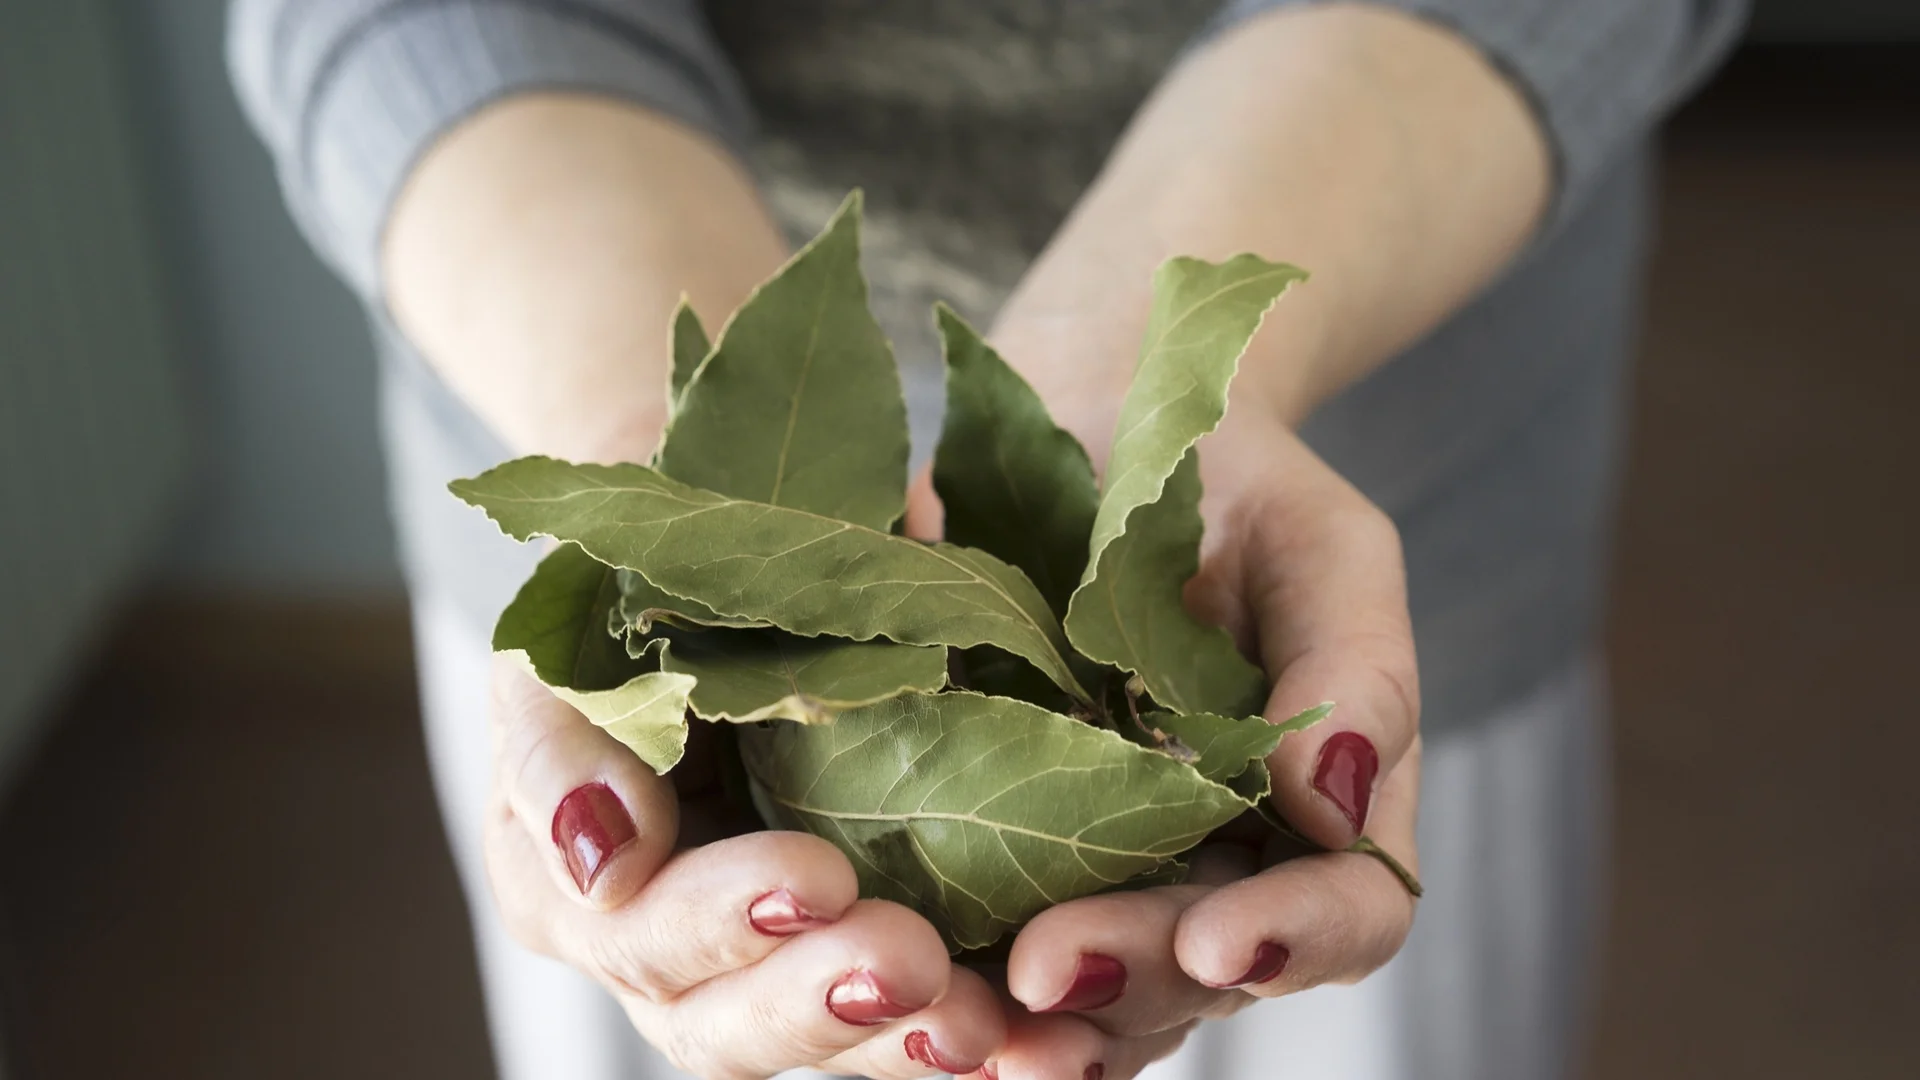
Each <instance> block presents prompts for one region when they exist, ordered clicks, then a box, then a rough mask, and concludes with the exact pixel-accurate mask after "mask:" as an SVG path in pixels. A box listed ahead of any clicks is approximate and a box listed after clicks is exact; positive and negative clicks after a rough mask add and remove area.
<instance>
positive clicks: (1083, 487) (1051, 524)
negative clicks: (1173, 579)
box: [933, 304, 1100, 618]
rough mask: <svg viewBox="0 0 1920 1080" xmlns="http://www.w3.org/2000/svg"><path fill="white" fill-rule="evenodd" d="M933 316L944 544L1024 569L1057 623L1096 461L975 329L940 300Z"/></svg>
mask: <svg viewBox="0 0 1920 1080" xmlns="http://www.w3.org/2000/svg"><path fill="white" fill-rule="evenodd" d="M935 318H936V320H937V321H938V324H939V327H940V336H941V340H942V342H943V343H944V345H945V353H946V362H947V414H946V419H945V421H944V422H943V423H942V425H941V428H940V445H939V447H938V449H937V450H936V451H935V452H934V458H933V486H934V490H935V491H936V492H937V493H938V494H939V496H940V502H941V504H942V505H943V506H944V507H945V509H946V538H947V539H948V540H950V541H952V542H953V543H956V544H964V545H966V546H967V547H974V548H979V549H980V550H982V551H986V552H989V553H991V554H993V555H995V556H997V557H999V558H1001V559H1004V560H1006V561H1007V562H1008V563H1011V564H1012V565H1014V566H1017V567H1019V568H1020V569H1021V570H1023V571H1025V572H1026V575H1027V577H1028V578H1030V579H1032V581H1033V584H1034V586H1035V587H1036V588H1038V589H1039V590H1040V594H1041V595H1042V596H1044V597H1046V598H1047V603H1048V604H1049V605H1050V606H1051V607H1052V608H1053V610H1054V613H1055V614H1057V615H1060V616H1061V617H1063V618H1064V617H1065V615H1066V613H1067V601H1068V599H1069V598H1070V597H1072V595H1073V590H1074V588H1075V587H1076V586H1077V585H1078V584H1079V583H1080V574H1081V571H1082V570H1084V569H1085V567H1086V564H1087V539H1088V537H1089V536H1091V535H1092V533H1093V519H1094V514H1095V512H1096V511H1097V510H1098V508H1099V502H1100V495H1099V490H1098V488H1097V487H1096V486H1095V484H1094V480H1093V463H1092V462H1090V461H1089V460H1087V452H1086V450H1085V449H1084V448H1083V447H1081V445H1080V442H1079V440H1077V439H1075V438H1074V437H1073V436H1072V435H1071V434H1068V433H1067V432H1066V431H1064V430H1062V429H1061V428H1060V427H1059V426H1058V425H1056V424H1055V423H1054V422H1053V418H1052V417H1051V416H1049V415H1048V414H1047V407H1046V405H1045V404H1043V403H1042V402H1041V400H1040V395H1038V394H1036V393H1034V392H1033V388H1032V387H1031V386H1028V385H1027V381H1026V380H1025V379H1022V378H1021V377H1020V376H1019V374H1018V373H1017V372H1015V371H1014V370H1013V369H1012V368H1011V367H1008V366H1007V363H1006V361H1004V360H1002V359H1001V358H1000V356H999V354H998V353H996V352H994V351H993V349H992V348H990V347H989V346H988V345H987V343H986V342H985V341H983V340H982V339H981V337H980V335H979V333H977V332H976V331H975V330H974V329H973V327H971V326H969V325H967V323H966V321H965V320H963V319H961V318H960V316H959V315H956V314H955V313H954V312H953V310H952V309H950V308H948V307H947V306H946V305H944V304H942V305H939V306H938V307H937V308H936V309H935Z"/></svg>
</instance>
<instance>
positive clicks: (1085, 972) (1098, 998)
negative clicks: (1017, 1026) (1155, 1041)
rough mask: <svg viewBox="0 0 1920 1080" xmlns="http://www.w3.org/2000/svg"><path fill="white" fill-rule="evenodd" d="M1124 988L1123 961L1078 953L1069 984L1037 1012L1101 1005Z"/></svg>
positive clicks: (1124, 989) (1125, 984)
mask: <svg viewBox="0 0 1920 1080" xmlns="http://www.w3.org/2000/svg"><path fill="white" fill-rule="evenodd" d="M1126 992H1127V965H1125V964H1123V963H1121V962H1120V961H1118V960H1115V959H1114V958H1113V957H1111V956H1107V955H1106V954H1104V953H1091V952H1090V953H1081V954H1080V963H1079V964H1078V965H1076V966H1075V967H1074V969H1073V985H1071V986H1069V987H1067V992H1066V993H1065V994H1063V995H1061V997H1060V1000H1059V1001H1056V1002H1054V1003H1053V1004H1051V1005H1049V1006H1047V1007H1046V1008H1044V1009H1038V1010H1035V1011H1037V1012H1086V1011H1088V1010H1089V1009H1103V1008H1105V1007H1107V1006H1108V1005H1111V1004H1113V1003H1114V1002H1116V1001H1119V1000H1120V995H1121V994H1124V993H1126Z"/></svg>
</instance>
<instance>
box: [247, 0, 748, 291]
mask: <svg viewBox="0 0 1920 1080" xmlns="http://www.w3.org/2000/svg"><path fill="white" fill-rule="evenodd" d="M227 62H228V67H229V69H230V71H231V74H232V77H233V81H234V84H235V87H236V89H237V90H238V92H239V96H240V100H241V104H242V106H243V108H244V109H245V111H246V113H247V116H248V118H249V119H250V120H251V121H252V123H253V125H254V127H255V128H256V129H258V131H259V132H260V135H261V137H262V139H263V140H264V141H265V142H266V144H267V147H268V149H269V151H270V152H271V153H272V155H273V158H274V163H275V167H276V168H277V170H278V172H279V176H280V182H281V188H282V190H283V192H284V193H285V196H286V200H287V203H288V206H289V207H290V208H291V210H292V212H293V216H294V218H295V220H296V221H297V222H299V224H300V227H301V229H302V231H304V232H305V233H306V234H307V237H308V239H309V240H310V241H311V242H312V244H313V245H314V247H315V249H316V250H318V251H319V253H320V254H321V256H322V257H323V258H324V259H326V260H327V261H328V262H329V263H330V264H331V265H332V266H333V267H334V268H335V269H336V270H337V271H338V272H339V273H340V274H341V276H342V277H344V278H345V279H346V280H347V282H348V283H349V284H350V285H352V286H353V287H354V288H355V289H356V290H357V291H359V292H360V293H361V294H362V295H363V296H364V297H366V298H368V299H370V300H373V299H376V298H377V294H378V291H379V271H378V267H379V245H380V236H381V233H382V231H383V229H384V228H385V225H386V219H387V213H388V210H389V209H390V207H391V206H392V204H393V201H394V198H395V197H396V196H397V195H398V193H399V191H400V188H401V186H402V185H403V184H404V183H405V181H406V178H407V174H408V172H409V171H410V170H411V168H412V167H413V164H414V162H415V161H417V160H418V159H419V157H420V155H421V154H422V153H424V152H425V150H426V149H427V148H428V147H429V146H431V145H432V144H433V142H434V140H435V139H437V138H438V137H439V136H440V135H441V134H442V133H444V132H445V131H446V130H447V129H448V128H450V127H451V126H453V125H455V124H457V123H459V122H460V120H461V119H463V118H464V117H466V116H469V115H471V114H472V113H473V112H474V111H476V110H477V109H479V108H481V107H482V106H484V105H486V104H487V103H489V102H492V101H495V100H498V99H500V98H502V97H506V96H508V95H511V94H514V93H516V92H523V91H531V90H570V91H581V92H590V93H598V94H604V95H608V96H611V97H615V98H619V99H623V100H628V101H633V102H636V103H638V104H641V105H644V106H647V107H648V108H651V109H654V110H657V111H659V112H661V113H663V114H665V115H667V116H670V117H672V118H674V119H675V120H678V121H680V122H681V123H684V124H687V125H688V126H690V127H693V128H695V129H697V130H700V131H703V132H706V133H708V134H710V135H712V136H713V137H714V138H716V139H718V140H720V141H721V142H723V143H725V144H726V145H728V146H730V147H732V148H734V149H735V150H736V151H738V150H740V149H742V148H743V147H744V146H745V145H746V142H747V138H748V126H749V123H750V117H749V112H748V108H747V104H746V99H745V96H744V94H743V93H742V91H741V89H740V86H739V84H738V81H737V80H736V78H735V76H734V74H733V72H732V70H731V69H730V68H729V66H728V65H727V63H726V61H725V59H724V57H723V56H722V55H721V53H720V51H719V50H718V48H717V47H716V46H715V45H714V43H713V41H712V39H711V37H710V36H709V34H708V32H707V27H706V23H705V21H704V17H703V16H702V14H701V11H700V8H699V4H698V3H697V2H696V0H232V3H231V4H230V8H229V14H228V25H227Z"/></svg>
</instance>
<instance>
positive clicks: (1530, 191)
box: [1000, 4, 1550, 446]
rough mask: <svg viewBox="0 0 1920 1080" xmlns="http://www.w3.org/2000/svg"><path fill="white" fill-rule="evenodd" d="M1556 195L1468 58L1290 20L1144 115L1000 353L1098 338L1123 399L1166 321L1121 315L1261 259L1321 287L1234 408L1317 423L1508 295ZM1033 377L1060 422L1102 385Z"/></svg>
mask: <svg viewBox="0 0 1920 1080" xmlns="http://www.w3.org/2000/svg"><path fill="white" fill-rule="evenodd" d="M1549 179H1550V165H1549V155H1548V151H1547V146H1546V142H1545V140H1544V138H1543V136H1542V135H1541V132H1540V130H1539V127H1538V125H1537V124H1536V122H1535V120H1534V117H1533V116H1532V114H1531V113H1530V111H1529V109H1528V108H1527V105H1526V103H1525V102H1524V101H1523V100H1522V98H1521V96H1520V94H1519V93H1518V92H1517V91H1516V90H1515V89H1514V88H1513V86H1512V85H1511V84H1510V83H1509V82H1508V81H1507V80H1506V79H1505V78H1503V77H1502V76H1501V75H1500V74H1499V73H1498V72H1496V71H1495V70H1494V69H1493V68H1492V66H1491V65H1490V64H1489V63H1488V62H1487V61H1486V60H1485V59H1484V58H1483V57H1482V56H1481V54H1480V53H1478V52H1477V51H1476V50H1475V49H1474V48H1473V46H1472V45H1470V44H1468V43H1467V42H1466V41H1464V40H1462V39H1460V38H1459V37H1457V36H1455V35H1454V34H1452V33H1450V32H1448V31H1446V30H1443V29H1441V28H1439V27H1437V26H1435V25H1433V24H1431V23H1428V22H1425V21H1422V20H1419V19H1416V18H1413V17H1410V16H1407V15H1404V14H1401V13H1397V12H1393V11H1390V10H1387V9H1384V8H1377V7H1372V6H1369V5H1362V4H1337V5H1327V6H1310V7H1301V8H1289V9H1283V10H1281V11H1277V12H1273V13H1270V14H1267V15H1264V16H1260V17H1258V18H1256V19H1254V20H1252V21H1251V22H1249V23H1248V24H1246V25H1244V26H1241V27H1239V28H1237V29H1235V30H1233V31H1232V32H1230V33H1229V34H1228V35H1226V36H1225V37H1224V38H1222V39H1221V40H1218V41H1215V42H1213V43H1211V44H1210V45H1208V46H1206V47H1205V48H1203V49H1202V50H1201V51H1200V52H1198V53H1197V54H1196V55H1194V56H1192V57H1191V58H1189V60H1188V61H1187V62H1186V63H1185V64H1183V65H1182V66H1181V67H1180V68H1179V69H1178V70H1177V71H1175V72H1174V73H1173V75H1172V76H1171V77H1170V78H1169V79H1168V80H1167V82H1166V83H1165V84H1164V85H1163V86H1162V87H1161V88H1160V90H1159V91H1158V92H1157V93H1156V94H1155V95H1154V97H1153V98H1152V99H1151V100H1150V101H1149V102H1148V103H1147V105H1146V106H1145V108H1143V109H1142V110H1141V112H1140V114H1139V115H1138V116H1137V117H1136V119H1135V121H1134V123H1133V125H1132V127H1131V128H1130V129H1129V131H1128V133H1127V134H1126V136H1125V138H1124V139H1123V141H1122V143H1121V145H1120V147H1119V148H1118V150H1117V151H1116V152H1115V154H1114V155H1113V157H1112V159H1111V161H1110V162H1109V164H1108V166H1107V168H1106V170H1105V172H1104V173H1103V174H1102V176H1101V177H1100V179H1099V181H1098V183H1097V184H1096V185H1095V187H1094V189H1093V190H1092V191H1090V192H1089V193H1088V195H1087V196H1086V198H1085V199H1084V200H1083V201H1082V202H1081V204H1080V206H1079V208H1078V209H1077V210H1076V211H1075V213H1074V214H1073V216H1072V218H1071V219H1070V220H1069V221H1068V223H1067V224H1066V226H1065V227H1064V228H1063V229H1062V230H1061V231H1060V233H1059V234H1058V235H1057V236H1056V237H1055V238H1054V240H1053V242H1052V243H1051V245H1050V246H1049V247H1048V249H1047V251H1046V252H1045V253H1044V254H1043V255H1042V257H1041V259H1040V260H1039V262H1038V263H1037V264H1036V265H1035V267H1034V268H1033V270H1032V272H1031V273H1030V275H1029V276H1028V278H1027V279H1026V281H1025V283H1024V284H1023V286H1022V287H1021V289H1020V290H1019V291H1018V292H1017V293H1016V294H1015V296H1014V297H1013V299H1012V300H1011V301H1010V302H1009V303H1008V305H1007V308H1006V310H1005V311H1004V312H1003V313H1002V315H1001V321H1000V337H1001V342H1002V344H1003V345H1005V346H1006V348H1007V349H1008V351H1009V353H1010V355H1011V357H1012V358H1013V359H1014V360H1015V362H1019V359H1020V357H1022V356H1028V355H1031V356H1034V357H1040V356H1058V355H1059V346H1061V345H1064V344H1065V342H1066V341H1067V340H1068V339H1070V338H1078V339H1080V340H1086V339H1087V335H1088V333H1089V331H1090V327H1089V326H1088V323H1089V322H1100V323H1102V324H1103V325H1107V326H1109V329H1106V330H1101V331H1098V335H1099V340H1100V341H1101V342H1102V344H1103V345H1108V344H1109V343H1110V347H1107V348H1105V349H1104V353H1105V354H1106V355H1108V356H1109V357H1110V360H1109V361H1108V366H1109V368H1110V370H1109V371H1108V372H1107V373H1106V376H1107V379H1108V380H1109V381H1110V382H1112V383H1113V384H1114V385H1115V386H1124V383H1125V381H1126V379H1127V377H1128V376H1129V375H1130V374H1131V370H1132V360H1133V356H1132V348H1131V342H1133V341H1137V340H1138V334H1139V329H1140V327H1139V325H1138V323H1137V322H1136V323H1134V324H1132V325H1126V326H1120V327H1112V326H1111V324H1110V320H1111V319H1112V318H1113V316H1114V315H1115V314H1116V313H1119V312H1125V311H1132V312H1134V313H1136V316H1137V318H1138V319H1141V320H1143V319H1144V317H1145V310H1146V306H1145V304H1144V302H1139V303H1132V304H1125V303H1116V302H1115V301H1114V298H1115V297H1117V296H1129V295H1135V296H1139V297H1141V298H1143V299H1144V295H1145V289H1146V284H1147V282H1148V279H1149V276H1150V275H1151V273H1152V268H1153V267H1154V266H1155V265H1156V264H1157V263H1158V262H1159V261H1160V260H1162V259H1164V258H1166V257H1168V256H1171V255H1176V254H1189V255H1200V256H1204V257H1208V258H1216V259H1217V258H1223V257H1225V256H1227V255H1230V254H1233V253H1235V252H1240V251H1254V252H1257V253H1259V254H1262V255H1265V256H1267V257H1269V258H1274V259H1282V260H1285V261H1288V262H1293V263H1296V264H1298V265H1301V266H1304V267H1306V268H1307V269H1308V270H1310V271H1311V272H1312V273H1313V279H1312V280H1311V281H1310V282H1308V283H1307V284H1306V285H1305V286H1303V287H1302V288H1300V289H1299V290H1297V291H1296V293H1294V294H1293V295H1290V296H1289V298H1288V299H1287V301H1286V302H1285V304H1284V305H1283V308H1282V311H1281V314H1280V316H1278V317H1276V318H1275V319H1274V320H1272V321H1271V323H1270V324H1269V325H1268V326H1267V328H1266V329H1265V330H1264V331H1263V332H1262V334H1261V335H1260V337H1259V338H1258V339H1257V341H1256V344H1255V347H1254V351H1253V353H1252V354H1251V355H1250V356H1249V359H1248V361H1247V363H1246V364H1245V365H1244V367H1243V371H1244V372H1245V374H1244V375H1243V376H1242V380H1241V385H1240V387H1239V389H1238V390H1237V391H1236V394H1235V398H1236V400H1237V401H1247V400H1249V398H1250V397H1252V396H1253V395H1255V394H1256V393H1257V394H1258V395H1259V398H1260V399H1261V400H1264V401H1266V402H1268V403H1269V404H1271V405H1272V406H1273V407H1274V408H1276V409H1279V410H1280V411H1281V412H1282V414H1284V415H1285V416H1286V417H1287V418H1289V419H1290V420H1297V419H1299V417H1301V416H1302V415H1304V414H1305V413H1306V412H1308V411H1310V409H1311V408H1312V406H1313V405H1314V404H1315V403H1317V402H1318V401H1320V400H1323V399H1324V398H1325V397H1327V396H1328V395H1329V394H1331V393H1332V392H1333V391H1335V390H1337V389H1338V388H1339V387H1341V386H1343V385H1345V384H1347V383H1349V382H1351V381H1353V380H1355V379H1357V378H1359V377H1361V376H1362V375H1364V374H1366V373H1367V372H1368V371H1370V370H1372V369H1373V368H1374V367H1375V366H1377V365H1378V364H1380V363H1382V362H1383V361H1384V360H1385V359H1386V358H1388V357H1389V356H1392V355H1393V354H1394V353H1395V352H1397V351H1398V350H1400V349H1402V348H1404V347H1405V346H1407V345H1409V344H1411V343H1412V342H1413V341H1414V340H1416V339H1417V338H1419V337H1420V336H1421V335H1422V334H1424V333H1425V332H1426V331H1428V330H1430V329H1431V328H1433V327H1434V326H1435V325H1436V324H1438V323H1439V322H1440V321H1441V320H1443V319H1444V318H1445V317H1446V316H1447V315H1448V314H1449V313H1450V312H1451V311H1453V310H1454V309H1456V308H1457V307H1459V306H1460V305H1461V304H1462V303H1464V302H1465V301H1466V300H1467V299H1468V298H1469V297H1471V296H1472V295H1473V294H1474V293H1475V292H1476V291H1477V290H1478V289H1479V288H1481V287H1482V286H1483V285H1484V284H1485V283H1486V282H1487V281H1488V280H1489V279H1490V278H1491V277H1492V276H1493V275H1495V274H1496V273H1497V272H1498V271H1499V269H1500V268H1501V267H1502V266H1503V265H1504V264H1505V263H1506V262H1507V260H1509V259H1510V258H1511V257H1512V256H1513V255H1514V253H1515V252H1516V251H1518V250H1519V248H1520V247H1521V245H1522V244H1523V243H1524V242H1525V240H1526V238H1527V236H1528V235H1529V233H1530V231H1531V230H1532V228H1533V227H1534V225H1535V223H1536V222H1537V221H1538V220H1539V218H1540V216H1541V213H1542V210H1543V208H1544V207H1545V205H1546V201H1547V195H1548V190H1549ZM1089 362H1092V361H1091V359H1089ZM1024 366H1025V369H1026V373H1027V374H1028V375H1029V377H1030V378H1032V379H1034V380H1035V382H1036V383H1037V384H1039V385H1040V386H1041V387H1042V393H1043V394H1047V395H1048V396H1049V397H1053V398H1055V399H1056V400H1060V401H1067V400H1071V399H1073V398H1075V397H1076V396H1078V395H1076V394H1075V393H1074V392H1073V391H1072V388H1073V386H1075V385H1076V384H1080V385H1084V379H1085V378H1086V373H1085V371H1084V369H1081V368H1079V365H1077V364H1075V365H1067V364H1057V363H1053V362H1051V361H1049V362H1046V363H1041V362H1038V361H1034V362H1029V363H1027V364H1025V365H1024ZM1068 367H1074V368H1075V369H1076V370H1074V371H1071V372H1069V371H1068V370H1066V369H1067V368H1068ZM1055 389H1057V391H1058V392H1057V393H1052V392H1050V391H1052V390H1055ZM1110 396H1111V397H1113V398H1114V399H1115V400H1116V401H1117V394H1114V395H1110ZM1105 419H1106V422H1107V423H1110V422H1111V417H1110V416H1108V417H1106V418H1105ZM1090 420H1091V418H1090ZM1092 423H1093V426H1095V427H1098V423H1097V422H1092ZM1084 434H1088V435H1090V436H1092V437H1091V438H1090V445H1092V446H1102V445H1104V443H1105V441H1106V440H1105V438H1104V431H1102V432H1100V433H1099V434H1097V435H1096V434H1094V433H1093V432H1084Z"/></svg>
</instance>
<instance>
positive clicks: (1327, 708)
mask: <svg viewBox="0 0 1920 1080" xmlns="http://www.w3.org/2000/svg"><path fill="white" fill-rule="evenodd" d="M1332 711H1333V706H1332V705H1331V704H1326V705H1316V706H1314V707H1313V708H1311V709H1307V710H1305V711H1304V712H1301V713H1299V714H1298V715H1295V716H1291V717H1288V718H1287V719H1285V720H1283V721H1281V722H1280V723H1278V724H1269V723H1267V719H1266V717H1264V716H1245V717H1232V716H1219V715H1216V714H1214V713H1171V712H1159V711H1155V712H1149V713H1144V714H1142V715H1141V717H1140V723H1141V725H1142V726H1143V727H1145V728H1147V729H1148V730H1150V731H1151V730H1158V731H1160V732H1163V733H1165V734H1166V735H1169V736H1172V737H1173V738H1176V739H1178V740H1180V744H1181V746H1182V747H1184V748H1185V750H1186V751H1187V752H1188V753H1190V754H1191V755H1192V757H1193V767H1194V768H1195V769H1197V770H1199V772H1200V775H1201V776H1204V777H1206V778H1207V779H1209V780H1212V781H1213V782H1214V783H1216V784H1231V783H1232V782H1233V781H1234V780H1235V779H1237V778H1238V777H1239V776H1240V775H1241V774H1242V773H1244V772H1246V771H1247V769H1248V767H1249V766H1252V765H1255V764H1258V763H1259V762H1261V761H1263V760H1265V758H1266V757H1267V755H1269V754H1271V753H1273V752H1274V750H1276V749H1277V748H1278V747H1279V746H1280V743H1281V741H1282V740H1284V739H1285V738H1286V737H1287V736H1288V735H1292V734H1294V733H1295V732H1300V731H1305V730H1306V729H1308V728H1310V727H1312V726H1313V725H1315V724H1317V723H1319V722H1320V721H1322V720H1324V719H1326V717H1327V714H1328V713H1330V712H1332ZM1261 794H1265V792H1264V791H1262V792H1261Z"/></svg>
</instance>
